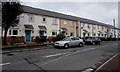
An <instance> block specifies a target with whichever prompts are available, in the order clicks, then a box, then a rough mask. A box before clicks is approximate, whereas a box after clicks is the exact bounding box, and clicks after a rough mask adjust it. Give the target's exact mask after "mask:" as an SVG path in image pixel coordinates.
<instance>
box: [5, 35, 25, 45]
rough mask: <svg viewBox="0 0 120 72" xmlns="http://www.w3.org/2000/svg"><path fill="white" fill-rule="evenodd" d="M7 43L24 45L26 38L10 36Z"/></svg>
mask: <svg viewBox="0 0 120 72" xmlns="http://www.w3.org/2000/svg"><path fill="white" fill-rule="evenodd" d="M6 41H7V43H23V42H24V37H23V36H9V37H7V39H6Z"/></svg>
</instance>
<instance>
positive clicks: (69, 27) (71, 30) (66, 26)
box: [60, 19, 77, 36]
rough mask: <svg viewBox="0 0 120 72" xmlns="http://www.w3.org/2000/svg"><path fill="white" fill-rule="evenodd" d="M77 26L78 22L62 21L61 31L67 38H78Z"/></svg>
mask: <svg viewBox="0 0 120 72" xmlns="http://www.w3.org/2000/svg"><path fill="white" fill-rule="evenodd" d="M76 25H77V22H76V21H72V20H66V19H60V30H61V31H63V32H64V33H65V35H66V36H77V35H76Z"/></svg>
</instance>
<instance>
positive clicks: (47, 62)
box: [0, 41, 119, 72]
mask: <svg viewBox="0 0 120 72" xmlns="http://www.w3.org/2000/svg"><path fill="white" fill-rule="evenodd" d="M118 43H119V42H118V41H110V42H102V45H84V46H83V47H71V48H68V49H64V48H62V49H57V48H51V49H44V50H35V51H25V52H15V53H11V54H3V55H2V58H3V59H2V60H3V63H2V64H0V66H2V69H3V70H40V71H43V72H49V71H48V70H73V71H77V72H82V71H83V72H85V71H86V70H87V69H89V71H90V70H91V69H96V68H97V67H99V66H100V65H101V64H102V63H103V62H105V61H106V60H107V59H109V58H110V57H111V56H113V55H115V54H116V53H118V52H119V51H118V50H119V47H118ZM86 72H87V71H86Z"/></svg>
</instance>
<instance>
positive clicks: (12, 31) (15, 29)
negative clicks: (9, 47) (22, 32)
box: [8, 29, 19, 36]
mask: <svg viewBox="0 0 120 72" xmlns="http://www.w3.org/2000/svg"><path fill="white" fill-rule="evenodd" d="M10 30H11V34H9V33H8V35H9V36H18V35H19V30H18V29H9V32H10ZM13 30H17V35H13Z"/></svg>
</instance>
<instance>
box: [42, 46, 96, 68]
mask: <svg viewBox="0 0 120 72" xmlns="http://www.w3.org/2000/svg"><path fill="white" fill-rule="evenodd" d="M92 49H95V48H90V49H84V50H81V51H77V52H75V53H71V54H67V53H59V54H55V55H60V54H67V55H65V56H69V55H73V54H76V53H78V52H85V51H89V50H92ZM55 55H51V56H55ZM65 56H62V57H59V58H56V59H53V60H51V61H48V62H46V63H44V64H42V65H41V66H44V65H47V64H49V63H51V62H54V61H56V60H59V59H61V58H63V57H65ZM48 57H50V55H49V56H48Z"/></svg>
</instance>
